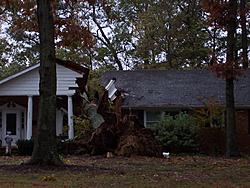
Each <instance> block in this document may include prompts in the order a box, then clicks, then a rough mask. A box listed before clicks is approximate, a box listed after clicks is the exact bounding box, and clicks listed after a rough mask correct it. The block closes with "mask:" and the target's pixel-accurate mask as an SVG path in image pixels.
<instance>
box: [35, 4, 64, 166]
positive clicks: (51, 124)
mask: <svg viewBox="0 0 250 188" xmlns="http://www.w3.org/2000/svg"><path fill="white" fill-rule="evenodd" d="M37 17H38V26H39V39H40V56H39V59H40V69H39V72H40V84H39V91H40V100H39V119H38V135H37V137H36V138H35V145H34V151H33V153H32V158H31V160H30V164H42V165H60V164H62V161H61V160H60V158H59V154H58V152H57V146H56V127H55V126H56V61H55V60H56V59H55V43H54V23H53V15H52V7H51V1H49V0H37Z"/></svg>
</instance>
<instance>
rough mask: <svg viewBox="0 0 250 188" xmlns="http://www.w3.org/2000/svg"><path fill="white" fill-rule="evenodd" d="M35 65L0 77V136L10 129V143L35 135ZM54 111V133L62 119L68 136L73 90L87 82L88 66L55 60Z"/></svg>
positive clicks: (74, 103)
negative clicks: (12, 140) (66, 125)
mask: <svg viewBox="0 0 250 188" xmlns="http://www.w3.org/2000/svg"><path fill="white" fill-rule="evenodd" d="M39 66H40V64H35V65H33V66H30V67H28V68H26V69H24V70H22V71H20V72H18V73H16V74H13V75H11V76H9V77H7V78H5V79H2V80H0V139H1V140H2V145H5V141H4V137H5V135H6V132H7V131H11V133H12V134H11V136H12V137H13V138H14V143H15V142H16V141H17V140H19V139H31V137H33V136H35V135H36V130H37V121H38V109H39ZM56 71H57V73H56V74H57V91H56V95H57V112H56V134H57V135H61V134H62V133H63V125H64V121H65V119H66V120H67V122H66V123H65V124H68V138H69V139H72V138H73V137H74V123H73V116H74V113H78V111H79V109H78V108H79V106H80V102H79V101H78V99H79V97H78V95H77V91H80V92H83V91H84V90H85V86H86V83H87V77H88V69H86V68H84V67H83V66H81V65H79V64H76V63H73V62H68V61H60V60H57V64H56Z"/></svg>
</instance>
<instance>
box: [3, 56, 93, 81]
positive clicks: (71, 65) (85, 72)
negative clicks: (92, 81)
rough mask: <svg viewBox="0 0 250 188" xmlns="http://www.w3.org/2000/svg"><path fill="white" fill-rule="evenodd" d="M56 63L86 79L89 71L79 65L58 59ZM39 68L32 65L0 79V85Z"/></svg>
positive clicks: (37, 65)
mask: <svg viewBox="0 0 250 188" xmlns="http://www.w3.org/2000/svg"><path fill="white" fill-rule="evenodd" d="M56 63H57V64H59V65H62V66H64V67H66V68H68V69H70V70H72V71H75V72H77V73H79V74H81V75H85V77H88V73H89V69H88V68H86V67H84V66H82V65H80V64H77V63H75V62H72V61H64V60H60V59H56ZM39 66H40V63H37V64H34V65H32V66H30V67H27V68H25V69H23V70H21V71H19V72H16V73H14V74H12V75H10V76H7V77H6V78H3V79H2V80H1V79H0V85H1V84H3V83H5V82H8V81H9V80H12V79H14V78H17V77H19V76H21V75H23V74H26V73H27V72H30V71H32V70H34V69H36V68H38V67H39Z"/></svg>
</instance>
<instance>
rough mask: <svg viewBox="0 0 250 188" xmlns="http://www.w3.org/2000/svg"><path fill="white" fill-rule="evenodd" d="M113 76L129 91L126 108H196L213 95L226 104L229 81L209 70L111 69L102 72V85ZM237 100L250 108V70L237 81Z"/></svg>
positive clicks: (118, 85) (237, 104)
mask: <svg viewBox="0 0 250 188" xmlns="http://www.w3.org/2000/svg"><path fill="white" fill-rule="evenodd" d="M112 78H116V86H117V87H118V88H120V89H122V90H124V91H125V92H126V93H127V94H128V95H127V96H126V97H125V100H124V105H123V107H126V108H142V109H143V108H152V107H153V108H193V107H202V106H204V104H205V103H206V101H208V100H210V99H213V100H215V101H217V102H219V104H221V105H225V81H224V80H222V79H219V78H217V77H216V75H215V73H213V72H211V71H209V70H182V71H177V70H136V71H110V72H106V73H104V74H103V75H102V79H101V80H102V81H101V82H102V85H103V86H105V85H106V84H107V83H108V82H109V80H110V79H112ZM235 104H236V107H244V108H245V107H247V108H250V70H247V71H246V72H245V73H244V75H243V76H241V77H240V78H239V79H238V80H237V81H236V83H235Z"/></svg>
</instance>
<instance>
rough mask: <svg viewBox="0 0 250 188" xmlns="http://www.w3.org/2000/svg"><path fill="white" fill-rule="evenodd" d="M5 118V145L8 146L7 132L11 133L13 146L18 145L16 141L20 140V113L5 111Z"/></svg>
mask: <svg viewBox="0 0 250 188" xmlns="http://www.w3.org/2000/svg"><path fill="white" fill-rule="evenodd" d="M3 118H4V119H3V120H4V125H5V126H3V145H6V143H5V140H4V138H5V136H6V134H7V132H10V133H11V137H12V138H13V142H12V145H16V141H17V140H18V139H20V112H19V111H5V113H4V116H3Z"/></svg>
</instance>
